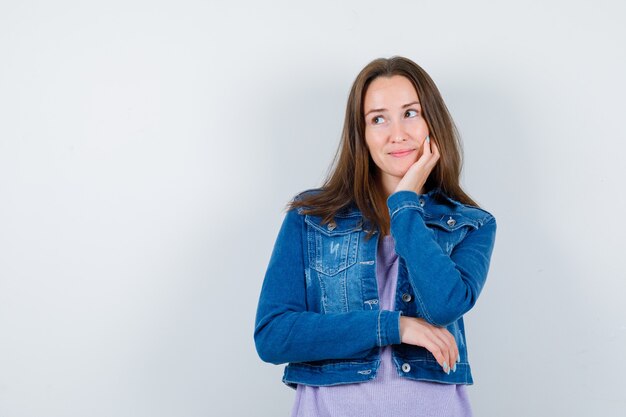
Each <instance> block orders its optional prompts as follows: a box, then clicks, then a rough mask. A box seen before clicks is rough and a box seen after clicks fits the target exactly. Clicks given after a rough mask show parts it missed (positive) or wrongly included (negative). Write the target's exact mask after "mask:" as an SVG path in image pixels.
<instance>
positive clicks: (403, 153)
mask: <svg viewBox="0 0 626 417" xmlns="http://www.w3.org/2000/svg"><path fill="white" fill-rule="evenodd" d="M414 151H415V149H404V150H400V151H394V152H389V155H391V156H393V157H394V158H402V157H404V156H407V155H409V154H410V153H412V152H414Z"/></svg>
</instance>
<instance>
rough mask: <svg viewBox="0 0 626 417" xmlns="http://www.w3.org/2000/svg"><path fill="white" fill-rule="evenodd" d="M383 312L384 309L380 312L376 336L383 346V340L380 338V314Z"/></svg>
mask: <svg viewBox="0 0 626 417" xmlns="http://www.w3.org/2000/svg"><path fill="white" fill-rule="evenodd" d="M382 314H383V310H380V311H379V312H378V328H377V329H376V337H377V338H378V346H382V345H383V342H382V340H381V338H380V316H381V315H382Z"/></svg>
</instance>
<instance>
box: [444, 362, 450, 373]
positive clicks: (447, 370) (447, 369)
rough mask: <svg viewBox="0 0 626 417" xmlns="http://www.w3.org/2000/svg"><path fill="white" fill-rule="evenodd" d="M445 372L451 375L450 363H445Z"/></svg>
mask: <svg viewBox="0 0 626 417" xmlns="http://www.w3.org/2000/svg"><path fill="white" fill-rule="evenodd" d="M443 371H444V372H445V373H447V374H450V367H449V366H448V362H446V361H443Z"/></svg>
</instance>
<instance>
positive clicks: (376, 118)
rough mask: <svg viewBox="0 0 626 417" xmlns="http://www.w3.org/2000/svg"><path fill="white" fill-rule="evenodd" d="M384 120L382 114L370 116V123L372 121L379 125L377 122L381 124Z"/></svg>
mask: <svg viewBox="0 0 626 417" xmlns="http://www.w3.org/2000/svg"><path fill="white" fill-rule="evenodd" d="M384 121H385V119H383V117H382V116H375V117H373V118H372V123H374V124H375V125H379V124H381V123H382V122H384Z"/></svg>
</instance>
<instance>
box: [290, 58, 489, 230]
mask: <svg viewBox="0 0 626 417" xmlns="http://www.w3.org/2000/svg"><path fill="white" fill-rule="evenodd" d="M394 75H401V76H403V77H406V78H407V79H408V80H409V81H411V83H412V84H413V87H415V90H416V91H417V95H418V97H419V100H420V104H421V107H422V114H423V117H424V119H425V120H426V123H427V125H428V130H429V132H430V139H431V141H434V142H435V143H436V145H437V147H438V148H439V153H440V157H439V161H437V164H436V165H435V167H434V168H433V171H432V172H431V173H430V175H429V177H428V179H427V180H426V183H425V184H424V189H425V192H428V191H430V190H432V189H434V188H436V187H438V188H440V190H441V191H443V192H444V193H445V194H446V195H448V196H449V197H451V198H453V199H455V200H457V201H460V202H461V203H464V204H469V205H473V206H478V204H476V203H475V202H474V200H472V199H471V198H470V197H469V196H468V195H467V194H466V193H465V192H464V191H463V190H462V189H461V186H460V184H459V178H460V175H461V168H462V146H461V141H460V138H459V133H458V131H457V129H456V126H455V125H454V122H453V120H452V116H450V113H449V112H448V108H447V107H446V105H445V103H444V101H443V98H442V97H441V94H440V93H439V90H438V89H437V86H436V85H435V83H434V82H433V80H432V79H431V78H430V76H429V75H428V74H427V73H426V71H424V70H423V69H422V68H421V67H420V66H419V65H417V64H416V63H414V62H413V61H411V60H410V59H407V58H404V57H400V56H394V57H391V58H389V59H386V58H379V59H375V60H374V61H372V62H370V63H369V64H367V65H366V66H365V68H363V69H362V70H361V72H360V73H359V75H358V76H357V77H356V79H355V80H354V83H353V84H352V88H351V90H350V95H349V96H348V104H347V106H346V115H345V120H344V124H343V132H342V134H341V141H340V143H339V148H338V150H337V154H336V155H335V159H334V161H333V168H332V169H331V171H330V173H329V175H328V177H327V179H326V181H325V182H324V184H323V185H322V187H321V189H320V190H319V192H317V193H306V194H303V195H302V196H301V197H300V198H298V199H295V200H293V201H292V202H291V203H290V204H289V205H288V209H294V208H297V207H302V208H303V212H304V213H306V214H312V215H317V216H321V217H322V219H323V222H325V223H328V222H331V221H332V219H333V217H334V216H335V215H337V214H338V213H339V212H340V211H342V210H344V209H346V208H348V207H349V206H352V205H356V207H357V208H358V209H359V210H360V211H361V213H362V214H363V216H364V217H365V219H367V220H368V221H369V222H371V223H372V224H373V226H375V227H376V228H377V229H378V230H379V231H380V232H381V233H382V234H388V233H389V212H388V209H387V205H386V196H385V193H384V191H383V189H382V187H381V186H379V182H378V175H379V174H378V169H377V166H376V164H375V163H374V161H373V160H372V158H371V156H370V153H369V150H368V148H367V145H366V143H365V115H364V110H363V100H364V98H365V93H366V92H367V88H368V87H369V85H370V83H371V82H372V81H373V80H374V79H376V78H378V77H391V76H394ZM372 232H373V230H372V229H370V233H369V234H368V235H370V236H371V234H372Z"/></svg>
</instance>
